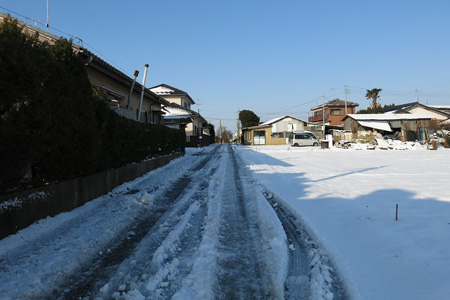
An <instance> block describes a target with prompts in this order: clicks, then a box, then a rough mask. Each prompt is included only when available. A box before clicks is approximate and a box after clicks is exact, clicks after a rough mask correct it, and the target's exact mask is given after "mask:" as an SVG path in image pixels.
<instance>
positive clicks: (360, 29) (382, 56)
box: [0, 0, 450, 131]
mask: <svg viewBox="0 0 450 300" xmlns="http://www.w3.org/2000/svg"><path fill="white" fill-rule="evenodd" d="M46 3H47V2H46V0H3V1H2V3H1V4H0V11H2V12H6V13H8V12H9V11H8V10H10V11H12V12H9V13H10V14H11V15H12V16H13V17H17V18H19V19H21V20H24V19H23V18H22V17H20V16H18V15H16V14H15V13H18V14H20V15H23V16H26V17H29V18H32V19H38V20H40V22H41V23H43V24H45V22H46V17H47V14H46ZM49 6H50V20H49V24H50V32H51V33H54V34H56V35H59V36H61V35H64V36H67V35H65V34H63V33H68V34H70V35H72V36H75V37H79V38H81V39H82V40H83V43H82V44H83V45H84V46H85V47H86V48H88V49H89V50H90V51H92V52H94V53H96V54H97V55H99V56H100V57H102V58H103V59H105V60H106V61H108V62H109V63H110V64H112V65H114V66H115V67H117V68H119V69H120V70H122V71H123V72H125V73H126V74H128V75H129V76H130V77H132V74H133V72H134V70H135V69H138V70H139V71H140V72H141V73H140V74H143V70H144V65H145V64H149V65H150V67H149V73H148V75H147V84H146V85H147V86H154V85H157V84H160V83H166V84H169V85H172V86H174V87H177V88H179V89H181V90H184V91H186V92H188V93H189V95H190V96H191V97H192V98H193V99H194V100H195V101H196V102H197V103H199V104H200V105H195V106H194V107H193V109H195V110H198V109H199V110H200V113H201V114H202V115H203V116H204V117H205V118H206V119H207V120H209V121H210V122H211V123H213V124H215V125H216V127H217V126H218V124H219V120H222V125H224V126H226V127H227V128H228V129H230V130H231V131H234V130H235V128H236V121H235V119H236V118H237V112H238V109H240V110H242V109H249V110H252V111H254V112H255V113H256V114H257V115H258V116H260V117H261V121H267V120H269V119H272V118H276V117H280V116H283V115H291V116H294V117H298V118H301V119H304V120H306V119H307V117H308V114H307V112H308V111H309V109H310V108H311V107H313V106H315V105H317V104H320V103H322V101H323V97H322V95H325V100H326V101H328V100H332V99H335V98H340V99H343V98H344V85H347V86H348V90H349V94H348V100H349V101H353V102H357V103H359V104H360V107H359V108H367V107H368V105H369V101H368V100H367V99H366V98H365V97H364V95H365V91H366V89H372V88H382V89H383V91H382V92H381V93H380V96H381V104H382V105H384V104H391V103H395V104H402V103H407V102H412V101H416V100H417V98H418V97H419V99H420V102H422V103H424V104H426V103H427V102H428V103H429V104H434V105H438V104H439V105H450V18H449V17H448V16H449V15H450V1H448V0H428V1H423V0H422V1H416V0H409V1H407V0H405V1H399V0H391V1H384V0H378V1H372V0H369V1H361V0H359V1H357V0H355V1H345V0H344V1H329V0H314V1H301V0H297V1H290V0H279V1H264V0H262V1H261V0H260V1H253V0H251V1H248V0H247V1H246V0H241V1H235V0H229V1H214V0H209V1H207V0H201V1H197V0H191V1H181V0H165V1H115V0H109V1H105V0H96V1H87V0H79V1H69V0H58V1H55V0H49ZM6 9H8V10H6ZM28 22H31V21H29V20H28ZM38 25H39V24H38ZM39 26H41V25H39ZM41 28H43V27H42V26H41ZM61 31H62V32H63V33H62V32H61ZM138 81H139V82H141V81H142V75H140V76H139V77H138ZM416 90H418V93H417V92H416Z"/></svg>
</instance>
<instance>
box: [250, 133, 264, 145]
mask: <svg viewBox="0 0 450 300" xmlns="http://www.w3.org/2000/svg"><path fill="white" fill-rule="evenodd" d="M265 144H266V132H265V131H264V130H262V131H255V135H254V136H253V145H265Z"/></svg>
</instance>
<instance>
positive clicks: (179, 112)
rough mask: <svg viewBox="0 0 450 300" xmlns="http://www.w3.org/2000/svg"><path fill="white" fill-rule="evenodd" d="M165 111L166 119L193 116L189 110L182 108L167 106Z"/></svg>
mask: <svg viewBox="0 0 450 300" xmlns="http://www.w3.org/2000/svg"><path fill="white" fill-rule="evenodd" d="M163 110H164V112H165V113H166V115H165V117H173V116H191V115H192V111H190V110H187V109H185V108H183V107H181V106H165V107H164V108H163Z"/></svg>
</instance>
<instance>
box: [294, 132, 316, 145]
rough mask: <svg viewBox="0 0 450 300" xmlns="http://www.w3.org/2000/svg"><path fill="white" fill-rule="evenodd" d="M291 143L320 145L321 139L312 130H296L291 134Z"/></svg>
mask: <svg viewBox="0 0 450 300" xmlns="http://www.w3.org/2000/svg"><path fill="white" fill-rule="evenodd" d="M289 145H291V146H293V147H299V146H318V145H319V141H318V140H317V138H316V136H315V135H314V134H313V133H312V132H310V131H294V132H291V134H290V135H289Z"/></svg>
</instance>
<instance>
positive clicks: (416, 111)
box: [408, 107, 447, 121]
mask: <svg viewBox="0 0 450 300" xmlns="http://www.w3.org/2000/svg"><path fill="white" fill-rule="evenodd" d="M408 111H409V112H410V113H412V114H421V115H426V116H430V117H431V118H432V119H436V120H442V121H443V120H447V117H445V116H443V115H441V114H439V113H437V112H434V111H430V110H428V109H425V108H423V107H413V108H411V109H408Z"/></svg>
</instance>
